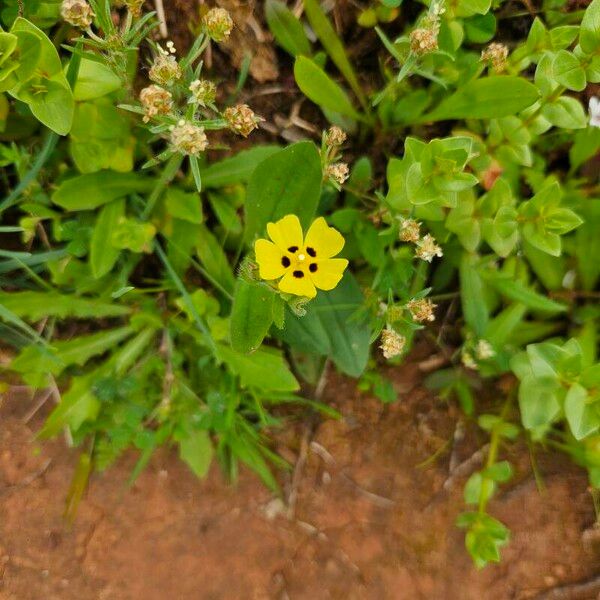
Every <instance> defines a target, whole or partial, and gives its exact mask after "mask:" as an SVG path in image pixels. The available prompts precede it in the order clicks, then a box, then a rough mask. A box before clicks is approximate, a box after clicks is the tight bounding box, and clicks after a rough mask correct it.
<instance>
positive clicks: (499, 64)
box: [481, 42, 508, 73]
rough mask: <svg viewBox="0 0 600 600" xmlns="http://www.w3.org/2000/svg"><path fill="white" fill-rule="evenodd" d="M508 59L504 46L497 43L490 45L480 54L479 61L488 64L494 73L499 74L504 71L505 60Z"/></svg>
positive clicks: (506, 49)
mask: <svg viewBox="0 0 600 600" xmlns="http://www.w3.org/2000/svg"><path fill="white" fill-rule="evenodd" d="M507 58H508V48H507V47H506V46H505V45H504V44H498V43H497V42H493V43H491V44H490V45H489V46H488V47H487V48H486V49H485V50H483V52H482V53H481V60H482V61H483V62H487V63H490V64H491V65H492V68H493V69H494V71H496V73H501V72H502V71H504V69H506V59H507Z"/></svg>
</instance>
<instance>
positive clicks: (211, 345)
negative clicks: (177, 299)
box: [154, 242, 217, 355]
mask: <svg viewBox="0 0 600 600" xmlns="http://www.w3.org/2000/svg"><path fill="white" fill-rule="evenodd" d="M154 250H155V251H156V253H157V254H158V257H159V258H160V260H161V262H162V263H163V265H164V266H165V269H166V270H167V273H168V274H169V277H170V278H171V279H172V281H173V283H174V284H175V287H176V288H177V289H178V290H179V292H180V293H181V295H182V297H183V302H184V303H185V305H186V308H187V309H188V310H189V311H190V314H191V315H192V317H193V318H194V321H195V322H196V325H197V326H198V329H199V330H200V331H201V332H202V334H203V335H204V338H205V341H206V344H207V346H208V347H209V348H210V350H211V351H212V353H213V354H214V355H216V353H217V347H216V345H215V342H214V341H213V339H212V337H211V335H210V331H209V330H208V327H207V326H206V324H205V323H204V321H203V320H202V319H201V317H200V315H199V314H198V311H197V310H196V307H195V306H194V302H193V301H192V298H191V297H190V294H189V292H188V291H187V289H186V288H185V285H183V281H181V279H180V278H179V275H177V273H176V272H175V269H174V268H173V266H172V265H171V263H170V262H169V259H168V258H167V255H166V254H165V252H164V250H163V249H162V248H161V246H160V244H159V243H158V242H155V243H154Z"/></svg>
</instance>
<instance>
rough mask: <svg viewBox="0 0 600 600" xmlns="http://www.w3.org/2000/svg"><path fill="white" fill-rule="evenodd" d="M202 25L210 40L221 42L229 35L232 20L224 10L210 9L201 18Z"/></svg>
mask: <svg viewBox="0 0 600 600" xmlns="http://www.w3.org/2000/svg"><path fill="white" fill-rule="evenodd" d="M202 25H203V27H204V31H205V32H206V35H208V37H209V38H210V39H211V40H213V41H215V42H223V41H225V40H226V39H227V38H228V37H229V36H230V35H231V30H232V29H233V20H232V19H231V16H230V15H229V13H228V12H227V11H226V10H225V9H224V8H211V9H210V10H209V11H208V12H207V13H206V14H205V15H204V17H203V18H202Z"/></svg>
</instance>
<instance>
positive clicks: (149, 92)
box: [140, 85, 173, 123]
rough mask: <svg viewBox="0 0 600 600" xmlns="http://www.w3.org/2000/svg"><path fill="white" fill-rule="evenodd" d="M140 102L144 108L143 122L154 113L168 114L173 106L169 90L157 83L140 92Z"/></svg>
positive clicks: (154, 114)
mask: <svg viewBox="0 0 600 600" xmlns="http://www.w3.org/2000/svg"><path fill="white" fill-rule="evenodd" d="M140 102H141V103H142V106H143V108H144V123H147V122H148V121H149V120H150V119H151V118H152V117H155V116H156V115H168V114H169V113H170V112H171V108H172V106H173V96H172V95H171V92H169V91H168V90H165V89H164V88H161V87H160V86H159V85H149V86H148V87H145V88H144V89H143V90H142V91H141V92H140Z"/></svg>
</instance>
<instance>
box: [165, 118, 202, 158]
mask: <svg viewBox="0 0 600 600" xmlns="http://www.w3.org/2000/svg"><path fill="white" fill-rule="evenodd" d="M170 131H171V139H170V141H171V148H172V149H173V150H174V151H175V152H179V153H181V154H187V155H189V156H197V155H198V154H200V153H201V152H204V150H206V148H207V147H208V139H207V138H206V134H205V133H204V128H203V127H198V126H197V125H194V124H193V123H189V122H187V121H184V120H183V119H182V120H181V121H179V123H177V125H172V126H171V128H170Z"/></svg>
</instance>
